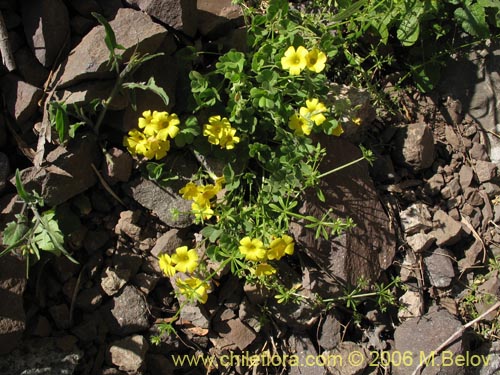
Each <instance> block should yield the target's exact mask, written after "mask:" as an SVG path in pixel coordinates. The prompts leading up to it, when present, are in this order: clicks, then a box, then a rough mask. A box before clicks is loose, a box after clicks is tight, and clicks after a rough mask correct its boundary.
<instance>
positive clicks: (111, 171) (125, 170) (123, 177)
mask: <svg viewBox="0 0 500 375" xmlns="http://www.w3.org/2000/svg"><path fill="white" fill-rule="evenodd" d="M107 156H108V157H107V158H106V164H105V167H104V166H103V177H104V178H105V179H106V181H107V182H108V183H109V184H110V185H114V184H116V183H117V182H127V181H128V180H129V179H130V175H131V174H132V167H133V164H134V161H133V159H132V157H131V156H130V154H129V153H127V152H123V151H122V150H120V149H119V148H116V147H113V148H112V149H111V150H109V151H108V155H107Z"/></svg>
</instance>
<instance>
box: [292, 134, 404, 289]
mask: <svg viewBox="0 0 500 375" xmlns="http://www.w3.org/2000/svg"><path fill="white" fill-rule="evenodd" d="M321 144H322V146H323V147H325V148H326V149H327V150H332V152H330V153H327V155H326V157H325V158H324V159H323V161H322V163H321V166H320V171H321V172H326V171H328V170H331V169H334V168H336V167H338V166H341V165H343V164H346V163H348V162H350V161H352V160H354V159H356V158H359V157H360V156H361V151H360V150H359V149H358V148H357V147H355V146H354V145H352V144H351V143H349V142H347V141H345V140H342V139H338V138H337V139H334V138H333V137H329V138H325V139H324V140H323V139H322V141H321ZM320 188H321V189H322V190H323V193H324V195H325V198H326V201H325V202H324V203H323V202H321V201H319V199H318V198H317V196H316V192H315V191H310V192H309V193H308V194H306V196H305V197H304V202H303V204H302V206H301V207H300V209H299V211H300V213H301V214H303V215H312V216H314V217H316V218H321V217H322V216H323V215H325V214H326V213H327V211H328V210H329V209H331V210H332V215H333V216H334V217H336V218H341V219H343V218H346V217H350V218H352V220H353V221H354V223H356V226H355V227H354V228H351V229H349V230H347V231H345V232H344V233H342V234H341V235H340V236H337V237H334V238H331V239H328V240H325V239H324V238H323V237H320V238H318V239H315V232H316V231H315V230H314V229H308V228H305V224H307V223H303V222H300V223H293V224H292V225H291V231H292V233H293V235H294V237H295V239H296V240H297V242H299V243H300V244H301V245H303V246H304V249H305V252H306V253H307V255H309V257H310V258H311V259H312V260H314V261H315V263H316V264H317V265H318V266H319V267H320V269H322V270H324V272H325V273H327V274H329V275H331V276H332V277H333V278H336V279H338V280H341V281H342V282H345V283H350V284H353V285H354V284H357V282H358V281H359V279H360V278H361V277H364V278H365V279H366V280H368V281H369V282H373V281H375V280H376V279H377V278H378V277H379V275H380V272H381V271H382V270H384V269H386V268H387V267H389V266H390V265H391V263H392V259H393V257H394V254H395V250H396V243H395V237H394V232H393V230H392V229H391V225H390V222H389V218H388V217H387V215H386V213H385V211H384V208H383V206H382V204H381V203H380V201H379V199H378V196H377V192H376V190H375V188H374V185H373V182H372V180H371V179H370V177H369V174H368V164H367V163H366V162H361V163H357V164H355V165H353V166H350V167H348V168H345V169H342V170H340V171H339V172H337V173H334V174H330V175H327V176H326V177H324V178H323V179H322V181H321V183H320ZM324 292H327V290H324Z"/></svg>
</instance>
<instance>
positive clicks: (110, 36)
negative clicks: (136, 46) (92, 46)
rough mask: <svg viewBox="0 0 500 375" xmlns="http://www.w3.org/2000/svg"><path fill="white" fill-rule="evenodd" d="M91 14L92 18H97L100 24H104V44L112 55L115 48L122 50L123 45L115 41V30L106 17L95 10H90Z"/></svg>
mask: <svg viewBox="0 0 500 375" xmlns="http://www.w3.org/2000/svg"><path fill="white" fill-rule="evenodd" d="M92 16H94V18H95V19H97V21H98V22H99V23H100V24H101V25H102V26H104V31H105V33H106V36H105V37H104V42H105V43H106V46H107V47H108V50H109V52H110V53H112V54H113V55H114V53H115V49H122V50H124V49H125V47H123V46H122V45H120V44H118V43H117V42H116V36H115V32H114V31H113V29H112V28H111V25H110V24H109V22H108V21H107V20H106V18H104V17H103V16H101V15H100V14H99V13H96V12H92Z"/></svg>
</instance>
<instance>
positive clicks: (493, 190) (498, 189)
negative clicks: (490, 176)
mask: <svg viewBox="0 0 500 375" xmlns="http://www.w3.org/2000/svg"><path fill="white" fill-rule="evenodd" d="M481 188H482V189H483V190H484V191H485V192H486V194H487V195H488V197H489V198H495V197H496V196H497V195H500V186H498V185H497V184H494V183H491V182H485V183H484V184H482V185H481Z"/></svg>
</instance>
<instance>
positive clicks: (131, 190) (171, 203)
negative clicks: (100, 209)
mask: <svg viewBox="0 0 500 375" xmlns="http://www.w3.org/2000/svg"><path fill="white" fill-rule="evenodd" d="M182 187H183V182H180V183H179V182H178V181H173V182H172V183H170V184H169V186H165V187H163V188H162V187H160V186H158V185H157V184H155V183H154V182H152V181H150V180H146V179H142V178H141V179H138V180H135V181H133V182H132V183H130V184H129V185H128V188H127V193H128V194H129V195H130V196H132V198H134V200H135V201H137V203H139V204H140V205H141V206H143V207H144V208H147V209H149V210H151V211H152V212H153V213H154V214H155V215H156V216H157V217H158V219H160V220H161V221H163V222H164V223H165V224H167V225H168V226H169V227H174V228H186V227H188V226H189V225H191V223H192V216H191V214H190V211H191V202H190V201H187V200H185V199H183V198H182V197H181V196H180V195H179V193H178V192H179V190H180V189H181V188H182ZM176 211H177V212H178V213H179V214H178V215H176V214H175V212H176Z"/></svg>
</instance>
